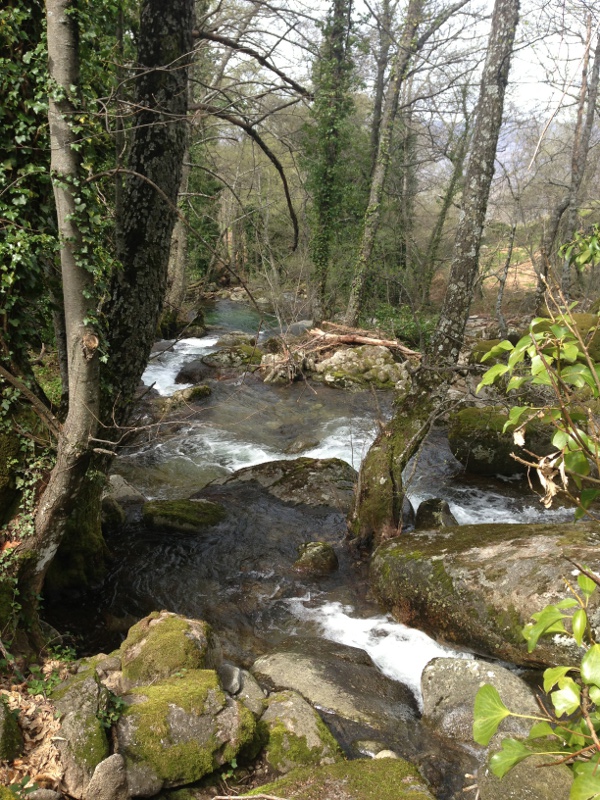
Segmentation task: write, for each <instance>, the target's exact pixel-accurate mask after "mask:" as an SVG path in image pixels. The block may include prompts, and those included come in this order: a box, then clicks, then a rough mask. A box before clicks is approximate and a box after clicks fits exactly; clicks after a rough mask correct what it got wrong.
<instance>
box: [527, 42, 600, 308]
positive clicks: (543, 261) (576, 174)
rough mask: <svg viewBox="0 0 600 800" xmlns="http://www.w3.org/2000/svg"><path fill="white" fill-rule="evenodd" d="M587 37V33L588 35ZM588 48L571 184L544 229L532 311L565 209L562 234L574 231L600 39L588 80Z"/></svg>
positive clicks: (565, 280) (599, 72)
mask: <svg viewBox="0 0 600 800" xmlns="http://www.w3.org/2000/svg"><path fill="white" fill-rule="evenodd" d="M588 36H591V31H589V34H588ZM590 45H591V38H590V39H588V47H587V49H586V57H585V58H584V64H583V68H582V85H581V92H580V95H579V106H578V109H577V123H576V126H575V132H574V135H573V150H572V153H571V181H570V184H569V189H568V191H567V193H566V194H565V196H564V197H562V198H561V199H560V200H559V201H558V203H557V204H556V205H555V207H554V208H553V209H552V211H551V213H550V218H549V221H548V225H547V226H546V229H545V233H544V236H543V237H542V241H541V244H540V256H539V266H538V285H537V289H536V308H539V307H541V305H542V302H543V298H544V293H545V291H546V285H547V281H548V276H549V274H550V268H551V263H552V251H553V248H554V243H555V241H556V236H557V234H558V229H559V226H560V222H561V219H562V217H563V214H564V213H565V212H566V211H567V209H568V210H569V214H568V219H567V231H566V236H567V238H570V237H572V235H573V233H574V231H575V226H576V220H577V207H578V203H579V192H580V190H581V184H582V182H583V175H584V172H585V167H586V164H587V159H588V155H589V151H590V138H591V134H592V128H593V125H594V116H595V113H596V102H597V100H598V84H599V82H600V37H599V38H598V41H597V43H596V50H595V52H594V63H593V65H592V72H591V76H590V78H589V80H588V78H587V73H588V70H589V48H590ZM586 101H587V107H586ZM584 108H585V114H584ZM570 289H571V264H570V263H564V264H563V274H562V290H563V294H564V295H565V297H566V298H568V296H569V293H570Z"/></svg>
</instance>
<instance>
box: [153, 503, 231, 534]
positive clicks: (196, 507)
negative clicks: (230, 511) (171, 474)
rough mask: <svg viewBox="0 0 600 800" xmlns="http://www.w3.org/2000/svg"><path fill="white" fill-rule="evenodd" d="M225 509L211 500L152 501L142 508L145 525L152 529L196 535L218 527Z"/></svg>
mask: <svg viewBox="0 0 600 800" xmlns="http://www.w3.org/2000/svg"><path fill="white" fill-rule="evenodd" d="M224 516H225V509H224V508H223V506H221V505H219V504H218V503H213V502H211V501H210V500H152V501H151V502H149V503H144V505H143V506H142V518H143V520H144V524H145V525H148V526H149V527H151V528H166V529H167V530H173V531H182V532H190V533H195V532H197V531H200V530H202V529H203V528H208V527H210V526H211V525H216V524H217V523H218V522H220V521H221V520H222V519H223V517H224Z"/></svg>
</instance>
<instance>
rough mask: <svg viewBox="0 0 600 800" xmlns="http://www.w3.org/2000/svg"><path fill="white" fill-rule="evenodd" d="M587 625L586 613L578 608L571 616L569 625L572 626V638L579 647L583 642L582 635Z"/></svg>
mask: <svg viewBox="0 0 600 800" xmlns="http://www.w3.org/2000/svg"><path fill="white" fill-rule="evenodd" d="M587 625H588V618H587V614H586V613H585V611H584V610H583V608H579V609H578V610H577V611H576V612H575V613H574V614H573V618H572V619H571V627H572V628H573V638H574V639H575V641H576V642H577V644H578V645H579V646H580V647H581V645H582V644H583V637H584V636H585V632H586V630H587Z"/></svg>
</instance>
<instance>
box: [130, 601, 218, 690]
mask: <svg viewBox="0 0 600 800" xmlns="http://www.w3.org/2000/svg"><path fill="white" fill-rule="evenodd" d="M221 660H222V654H221V647H220V645H219V642H218V640H217V638H216V637H215V635H214V634H213V632H212V630H211V628H210V626H209V625H208V623H206V622H203V621H202V620H197V619H187V618H185V617H182V616H180V615H178V614H173V613H171V612H169V611H160V612H157V611H155V612H153V613H152V614H150V615H149V616H147V617H144V619H142V620H140V621H139V622H138V623H137V624H136V625H134V626H133V627H132V628H131V629H130V630H129V633H128V634H127V638H126V639H125V641H124V642H123V643H122V645H121V664H122V670H123V679H124V682H125V685H126V686H127V687H129V688H132V687H134V686H141V685H145V684H149V683H152V682H153V681H156V680H163V679H165V678H169V677H171V676H172V675H174V674H175V673H179V672H182V671H183V672H185V671H186V670H190V669H192V670H198V669H215V668H216V667H218V666H219V664H220V663H221Z"/></svg>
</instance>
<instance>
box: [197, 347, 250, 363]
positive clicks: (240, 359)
mask: <svg viewBox="0 0 600 800" xmlns="http://www.w3.org/2000/svg"><path fill="white" fill-rule="evenodd" d="M262 356H263V353H262V350H261V349H260V348H259V347H257V346H256V345H251V344H237V345H233V346H231V347H225V348H223V349H222V350H219V351H217V352H216V353H209V354H208V355H207V356H204V358H203V361H204V363H205V364H209V365H210V366H212V367H250V366H260V362H261V360H262Z"/></svg>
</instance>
